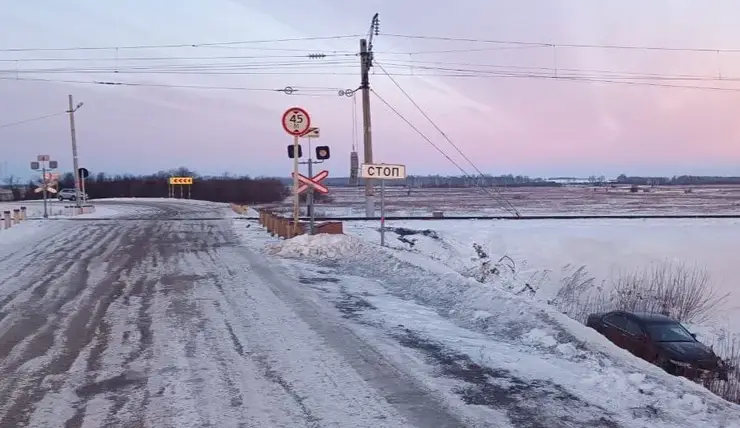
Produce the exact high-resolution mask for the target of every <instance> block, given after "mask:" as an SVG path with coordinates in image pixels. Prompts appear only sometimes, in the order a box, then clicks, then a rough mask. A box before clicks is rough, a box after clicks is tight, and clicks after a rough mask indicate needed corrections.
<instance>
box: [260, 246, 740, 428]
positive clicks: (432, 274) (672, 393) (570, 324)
mask: <svg viewBox="0 0 740 428" xmlns="http://www.w3.org/2000/svg"><path fill="white" fill-rule="evenodd" d="M423 235H424V234H423ZM426 235H429V236H426V237H425V238H424V239H429V240H436V238H435V237H434V236H432V234H426ZM407 238H409V237H407ZM417 238H418V237H417ZM420 242H422V240H421V239H417V240H416V241H415V243H414V244H413V245H419V243H420ZM438 248H439V247H438ZM268 251H269V252H270V253H271V254H273V255H276V256H280V257H287V258H296V259H302V260H304V261H306V260H308V261H311V262H314V263H316V264H319V265H324V266H328V267H332V268H336V269H338V270H340V271H341V272H342V273H343V274H346V275H353V276H356V277H362V278H369V279H373V280H376V281H377V282H378V283H380V284H382V287H383V288H385V289H386V290H387V291H388V292H389V293H390V294H392V295H394V296H396V297H400V298H403V299H409V300H413V301H415V302H416V303H418V304H420V305H424V306H427V307H431V308H434V309H435V310H436V311H437V312H438V313H439V314H440V315H442V316H444V317H446V318H449V319H451V320H453V321H454V322H455V323H456V324H457V325H459V326H460V327H463V328H465V329H468V330H472V331H476V332H479V333H482V334H484V335H485V337H487V338H488V339H490V342H488V343H483V344H479V345H477V347H478V348H479V349H481V351H480V352H481V355H480V356H479V357H478V358H477V360H478V361H477V363H478V364H481V365H483V366H488V367H492V368H494V369H497V370H508V371H515V372H516V375H517V378H518V379H526V380H527V381H528V382H530V383H531V384H537V383H540V382H549V383H552V384H554V385H556V389H557V388H564V391H567V392H568V394H572V395H573V396H576V397H578V400H580V401H581V402H584V403H588V405H593V406H598V407H599V408H603V409H604V411H605V412H606V413H608V414H611V415H616V416H614V417H615V419H618V420H621V421H623V422H627V421H632V424H631V425H630V426H634V427H638V426H639V427H643V426H644V427H655V428H657V427H672V428H674V427H687V428H688V427H692V428H693V427H700V426H701V427H718V428H720V427H721V428H730V427H733V428H735V427H737V425H735V424H737V423H738V421H740V406H736V405H733V404H730V403H728V402H726V401H724V400H722V399H720V398H718V397H716V396H715V395H713V394H712V393H710V392H709V391H707V390H706V389H704V388H703V387H701V386H699V385H696V384H694V383H692V382H690V381H688V380H686V379H683V378H677V377H673V376H670V375H668V374H666V373H665V372H663V371H662V370H660V369H659V368H657V367H655V366H653V365H651V364H649V363H647V362H645V361H643V360H640V359H637V358H635V357H633V356H632V355H631V354H629V353H628V352H627V351H624V350H622V349H620V348H617V347H616V346H614V345H613V344H611V343H610V342H609V341H607V340H606V339H605V338H604V337H602V336H601V335H599V334H598V333H596V332H595V331H593V330H591V329H588V328H586V327H585V326H583V325H582V324H580V323H578V322H576V321H575V320H573V319H570V318H568V317H567V316H565V315H563V314H561V313H558V312H557V311H555V310H554V309H552V308H551V307H549V306H547V305H546V304H543V303H540V302H536V301H533V300H532V299H530V298H527V297H525V296H524V295H516V293H518V292H519V290H518V289H517V287H514V286H515V285H525V284H526V282H522V281H520V279H518V278H516V276H515V275H511V274H504V273H502V271H505V269H502V268H501V267H500V266H498V267H497V266H493V267H491V266H489V267H490V268H491V269H493V268H494V267H495V268H496V270H498V271H499V273H498V274H499V275H500V276H501V278H502V281H503V282H502V283H503V284H504V287H498V286H495V285H494V284H490V283H481V282H479V281H477V280H475V279H473V278H470V277H466V276H463V275H462V274H461V273H460V272H458V271H456V270H455V269H453V268H451V267H449V266H445V265H444V264H442V263H440V262H439V260H434V257H433V256H432V257H431V258H430V257H429V256H427V255H424V254H420V253H418V252H410V251H400V250H396V249H389V248H383V247H380V246H378V245H375V244H371V243H368V242H366V241H363V240H362V239H360V238H357V237H354V236H351V235H317V236H307V235H303V236H299V237H296V238H293V239H290V240H286V241H280V242H279V243H276V244H272V245H268ZM438 252H439V253H440V256H441V255H442V251H438ZM524 288H525V289H526V287H524ZM512 291H513V292H512ZM520 294H521V293H520ZM456 341H457V342H464V339H463V338H459V339H457V340H456ZM459 346H463V345H459ZM466 346H467V348H468V350H467V352H468V353H469V355H472V353H471V352H470V349H469V348H470V347H471V346H473V347H475V346H474V345H471V344H467V345H466ZM485 349H489V351H485V352H484V350H485ZM486 352H487V353H486ZM486 355H488V356H486ZM502 356H506V357H507V358H506V360H507V361H506V365H505V366H504V362H502V361H500V359H501V357H502ZM512 361H513V362H512Z"/></svg>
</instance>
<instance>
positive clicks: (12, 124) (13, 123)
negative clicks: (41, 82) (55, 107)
mask: <svg viewBox="0 0 740 428" xmlns="http://www.w3.org/2000/svg"><path fill="white" fill-rule="evenodd" d="M65 114H67V112H64V111H62V112H57V113H51V114H45V115H43V116H37V117H32V118H30V119H24V120H19V121H17V122H10V123H4V124H0V129H3V128H10V127H11V126H16V125H23V124H24V123H31V122H38V121H40V120H44V119H49V118H52V117H56V116H62V115H65Z"/></svg>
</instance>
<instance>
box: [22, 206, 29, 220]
mask: <svg viewBox="0 0 740 428" xmlns="http://www.w3.org/2000/svg"><path fill="white" fill-rule="evenodd" d="M26 219H28V213H27V212H26V207H21V221H26Z"/></svg>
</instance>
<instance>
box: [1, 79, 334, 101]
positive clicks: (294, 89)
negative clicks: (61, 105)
mask: <svg viewBox="0 0 740 428" xmlns="http://www.w3.org/2000/svg"><path fill="white" fill-rule="evenodd" d="M0 80H8V81H12V80H20V81H29V82H47V83H72V84H82V85H101V86H131V87H147V88H171V89H201V90H219V91H253V92H282V93H283V94H286V95H304V94H303V93H304V92H305V93H306V94H305V95H304V96H331V97H334V98H336V96H337V92H338V91H340V90H343V89H342V88H330V87H311V86H286V87H285V88H257V87H243V86H209V85H173V84H164V83H162V84H160V83H141V82H121V81H101V80H88V81H85V80H67V79H43V78H23V77H21V78H10V77H0ZM322 92H323V93H324V94H322Z"/></svg>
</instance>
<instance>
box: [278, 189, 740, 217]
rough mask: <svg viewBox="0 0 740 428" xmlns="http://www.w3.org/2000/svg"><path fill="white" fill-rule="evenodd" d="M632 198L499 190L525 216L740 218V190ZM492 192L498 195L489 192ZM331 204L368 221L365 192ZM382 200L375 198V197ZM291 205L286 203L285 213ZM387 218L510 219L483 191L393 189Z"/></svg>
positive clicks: (327, 210)
mask: <svg viewBox="0 0 740 428" xmlns="http://www.w3.org/2000/svg"><path fill="white" fill-rule="evenodd" d="M648 190H649V191H648V192H645V191H643V190H642V189H641V190H640V191H639V192H636V193H632V192H630V189H629V186H627V187H624V186H622V187H617V188H593V187H559V188H554V187H550V188H544V187H543V188H535V187H520V188H500V191H501V193H502V194H503V195H504V196H505V197H506V198H507V199H508V200H509V201H510V202H511V204H512V205H513V206H514V207H515V208H516V209H517V210H518V211H519V212H520V213H521V214H522V215H578V214H586V215H587V214H602V215H606V214H615V215H618V214H628V215H637V214H653V215H656V214H663V215H665V214H740V186H697V187H682V186H670V187H654V188H648ZM489 192H491V193H493V194H494V195H496V193H495V192H494V191H493V190H492V189H489ZM330 195H331V197H332V199H333V201H332V202H330V203H323V204H320V205H319V206H318V207H317V211H316V212H317V214H319V215H322V214H323V215H326V216H364V215H365V205H364V188H347V187H332V188H331V189H330ZM377 195H379V194H378V193H376V196H377ZM291 203H292V200H289V199H286V201H285V202H284V203H283V205H282V206H283V207H284V208H289V207H290V206H291V205H290V204H291ZM386 205H387V215H389V216H390V215H396V216H430V215H431V214H432V211H443V212H444V213H445V215H447V216H456V215H458V216H461V215H509V213H508V212H507V211H506V210H505V209H503V208H502V206H501V204H500V203H499V202H498V201H497V199H495V198H493V197H492V196H491V195H490V194H489V193H486V192H485V191H484V190H482V189H476V188H468V189H412V190H411V194H409V193H408V190H407V189H405V188H402V187H388V188H387V192H386Z"/></svg>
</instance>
